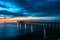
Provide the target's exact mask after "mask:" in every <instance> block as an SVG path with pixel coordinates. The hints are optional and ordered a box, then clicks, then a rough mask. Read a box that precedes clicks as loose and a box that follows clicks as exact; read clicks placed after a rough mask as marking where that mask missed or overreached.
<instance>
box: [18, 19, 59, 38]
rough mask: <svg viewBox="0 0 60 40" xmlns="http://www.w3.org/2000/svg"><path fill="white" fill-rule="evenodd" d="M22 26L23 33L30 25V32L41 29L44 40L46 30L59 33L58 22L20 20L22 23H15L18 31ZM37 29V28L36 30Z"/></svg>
mask: <svg viewBox="0 0 60 40" xmlns="http://www.w3.org/2000/svg"><path fill="white" fill-rule="evenodd" d="M22 24H24V29H25V32H26V31H27V30H26V29H27V25H28V24H29V25H30V29H31V30H30V32H31V33H32V32H35V31H34V27H38V26H39V27H40V28H43V32H44V39H46V38H47V37H46V34H47V33H46V29H47V28H48V29H50V28H51V30H52V29H56V28H57V31H58V32H60V21H59V20H29V21H27V20H22V21H17V28H18V29H19V31H20V30H21V29H22ZM28 27H29V26H28ZM37 29H39V28H37ZM37 31H38V30H37Z"/></svg>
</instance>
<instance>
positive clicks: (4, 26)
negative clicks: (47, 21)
mask: <svg viewBox="0 0 60 40" xmlns="http://www.w3.org/2000/svg"><path fill="white" fill-rule="evenodd" d="M44 27H46V30H45V31H46V34H45V35H46V37H47V38H50V37H55V35H60V34H59V33H60V24H59V27H58V24H55V25H54V24H52V25H47V26H45V25H41V24H37V25H36V24H35V25H33V32H40V34H38V35H39V36H40V35H42V36H44ZM28 33H31V25H30V24H27V28H26V29H25V24H22V27H21V29H20V28H17V23H12V22H11V23H0V39H3V38H12V37H17V36H19V35H23V34H28Z"/></svg>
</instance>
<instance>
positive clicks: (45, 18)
mask: <svg viewBox="0 0 60 40" xmlns="http://www.w3.org/2000/svg"><path fill="white" fill-rule="evenodd" d="M54 19H56V18H55V17H16V18H5V19H4V18H1V19H0V23H1V22H17V21H20V20H26V21H28V20H54Z"/></svg>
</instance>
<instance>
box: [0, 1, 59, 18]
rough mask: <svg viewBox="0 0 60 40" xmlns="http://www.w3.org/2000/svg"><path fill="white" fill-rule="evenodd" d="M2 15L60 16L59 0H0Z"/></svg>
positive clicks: (9, 16)
mask: <svg viewBox="0 0 60 40" xmlns="http://www.w3.org/2000/svg"><path fill="white" fill-rule="evenodd" d="M4 17H7V18H14V17H60V0H0V18H4Z"/></svg>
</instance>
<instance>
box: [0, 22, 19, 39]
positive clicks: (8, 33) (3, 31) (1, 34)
mask: <svg viewBox="0 0 60 40" xmlns="http://www.w3.org/2000/svg"><path fill="white" fill-rule="evenodd" d="M17 35H19V34H18V29H17V28H16V23H0V39H2V38H10V37H15V36H17Z"/></svg>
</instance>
